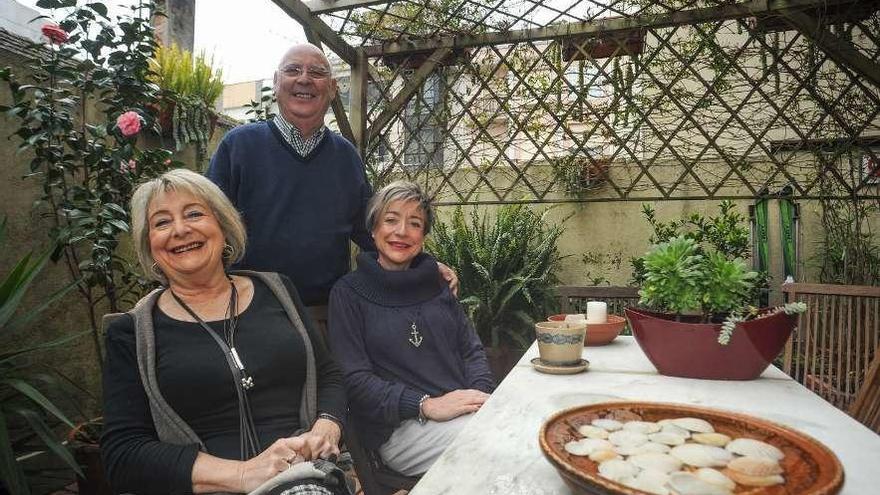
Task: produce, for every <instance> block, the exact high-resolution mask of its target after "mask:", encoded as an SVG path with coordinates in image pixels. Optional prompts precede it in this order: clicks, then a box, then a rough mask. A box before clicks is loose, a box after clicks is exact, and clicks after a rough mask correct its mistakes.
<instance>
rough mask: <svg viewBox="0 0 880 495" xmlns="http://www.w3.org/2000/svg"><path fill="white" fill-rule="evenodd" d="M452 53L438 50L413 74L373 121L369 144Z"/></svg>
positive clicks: (368, 137) (442, 49)
mask: <svg viewBox="0 0 880 495" xmlns="http://www.w3.org/2000/svg"><path fill="white" fill-rule="evenodd" d="M451 51H452V49H450V48H438V49H437V50H435V51H434V53H432V54H431V55H430V56H429V57H428V59H427V60H425V62H424V63H423V64H422V65H421V66H420V67H419V69H418V70H417V71H416V72H415V74H413V78H412V79H410V80H409V81H408V82H407V83H406V85H405V86H404V87H403V88H401V89H400V91H399V92H398V93H397V95H395V96H394V98H393V99H392V100H391V101H390V102H389V103H388V106H387V107H386V108H385V109H384V110H383V111H382V113H380V114H379V116H378V117H376V120H374V121H373V125H371V126H370V129H369V131H367V142H369V140H370V139H372V137H373V136H376V135H378V134H379V133H380V132H382V129H383V128H384V127H385V126H386V125H388V123H389V122H391V119H392V118H394V116H395V115H397V114H398V112H400V109H401V108H403V106H404V105H406V103H407V102H408V101H409V99H410V98H411V97H412V96H413V95H414V94H415V92H416V91H418V89H419V87H420V86H421V85H422V83H424V82H425V79H427V78H428V76H430V75H431V73H432V72H434V68H436V67H437V65H438V64H439V63H440V62H442V61H443V59H444V58H446V56H447V55H449V53H450V52H451Z"/></svg>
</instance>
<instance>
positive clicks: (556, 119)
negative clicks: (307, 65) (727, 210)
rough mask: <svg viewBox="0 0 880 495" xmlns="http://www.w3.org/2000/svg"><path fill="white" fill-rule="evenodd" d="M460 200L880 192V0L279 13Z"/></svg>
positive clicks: (373, 169)
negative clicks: (879, 167)
mask: <svg viewBox="0 0 880 495" xmlns="http://www.w3.org/2000/svg"><path fill="white" fill-rule="evenodd" d="M273 2H274V3H276V4H277V5H278V6H280V7H281V8H282V9H283V10H284V11H285V12H286V13H287V14H288V15H290V16H291V17H292V18H294V19H296V20H297V21H299V22H300V23H301V24H302V26H303V27H304V28H305V31H306V34H307V36H308V38H309V40H310V41H312V42H313V43H316V44H317V43H322V44H324V45H326V46H327V47H329V48H330V49H331V50H332V51H333V52H335V53H336V54H337V55H338V56H339V57H340V58H341V59H342V60H343V61H344V62H345V63H346V64H348V66H349V67H350V69H351V76H350V93H349V105H348V112H346V109H345V107H344V104H343V102H342V101H340V99H338V98H337V99H335V100H334V105H333V111H334V113H335V116H336V121H337V124H338V127H339V130H340V132H341V133H342V134H343V135H345V136H346V137H348V138H349V139H350V140H351V141H352V142H353V143H355V144H356V146H357V147H358V149H359V150H360V151H361V153H362V155H363V156H364V158H365V162H366V163H367V166H368V169H369V172H370V174H371V176H372V177H371V178H372V179H373V180H374V182H377V183H382V182H384V181H386V180H388V179H390V178H391V177H398V176H403V177H407V178H409V179H412V180H417V181H419V182H421V183H423V184H425V185H426V186H427V187H429V189H430V191H431V193H432V194H433V195H435V196H436V197H437V198H438V199H439V201H440V202H441V203H444V202H445V203H449V204H486V203H504V202H511V201H525V202H571V201H576V202H582V201H629V200H638V201H644V200H663V199H683V198H688V199H721V198H751V197H758V196H761V195H763V194H767V193H768V192H769V193H770V194H773V193H774V192H775V191H779V190H782V189H783V188H786V187H787V188H788V191H789V192H790V193H791V195H792V196H793V197H795V198H803V199H816V198H825V197H832V196H833V197H849V198H853V197H858V198H862V199H880V194H878V186H877V182H880V172H878V173H877V175H876V176H875V175H873V174H874V173H875V170H874V169H873V168H870V167H872V166H874V164H877V163H880V123H878V115H880V2H878V1H877V0H868V1H864V0H863V1H856V0H751V1H745V2H733V3H732V2H730V1H723V0H702V1H699V0H673V1H662V0H604V1H603V0H496V1H491V0H490V1H480V0H440V1H412V0H397V1H395V0H390V1H389V0H335V1H334V0H310V1H306V2H304V1H301V0H273Z"/></svg>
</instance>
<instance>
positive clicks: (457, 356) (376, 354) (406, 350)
mask: <svg viewBox="0 0 880 495" xmlns="http://www.w3.org/2000/svg"><path fill="white" fill-rule="evenodd" d="M357 264H358V267H357V270H355V271H354V272H352V273H350V274H348V275H346V276H345V277H343V278H342V279H340V281H339V282H338V283H337V284H336V285H335V286H334V287H333V290H332V291H331V292H330V309H329V314H330V319H329V340H330V346H331V348H332V350H333V354H334V357H335V358H336V361H337V362H338V363H339V365H340V367H341V368H342V369H343V373H344V375H345V384H346V389H347V391H348V396H349V403H350V409H351V412H352V416H353V417H354V418H353V419H354V420H355V422H356V423H357V424H358V425H359V428H360V431H361V432H362V435H363V442H364V444H365V445H366V446H367V448H369V449H376V448H378V447H379V446H380V445H382V444H383V443H384V442H385V441H386V440H387V439H388V437H390V435H391V432H392V431H393V430H394V428H396V427H397V426H398V425H399V424H400V423H401V421H403V420H405V419H410V418H415V417H417V416H418V412H419V407H418V404H419V400H420V399H421V398H422V396H424V395H426V394H427V395H430V396H433V397H437V396H440V395H443V394H445V393H448V392H451V391H453V390H459V389H477V390H482V391H484V392H491V391H492V390H494V388H495V381H494V379H493V378H492V374H491V372H490V371H489V364H488V361H487V360H486V354H485V352H484V350H483V346H482V344H481V343H480V340H479V338H478V337H477V334H476V332H475V331H474V329H473V326H472V325H471V323H470V321H469V320H468V318H467V315H465V313H464V310H463V309H462V307H461V305H460V304H459V303H458V301H457V300H456V299H455V297H453V296H452V294H451V293H450V292H449V288H448V287H447V285H446V282H445V281H443V280H442V278H441V277H440V275H439V273H438V271H437V262H436V261H435V260H434V258H432V257H431V256H429V255H427V254H424V253H423V254H419V255H418V256H416V257H415V258H414V259H413V261H412V263H411V264H410V267H409V268H408V269H407V270H401V271H391V270H385V269H384V268H382V267H381V265H379V262H378V256H377V255H376V253H362V254H361V255H359V256H358V258H357ZM413 326H415V327H416V329H417V330H416V334H415V335H414V333H413V328H412V327H413ZM415 343H418V345H415Z"/></svg>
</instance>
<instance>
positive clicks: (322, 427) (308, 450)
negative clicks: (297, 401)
mask: <svg viewBox="0 0 880 495" xmlns="http://www.w3.org/2000/svg"><path fill="white" fill-rule="evenodd" d="M341 437H342V431H341V430H340V429H339V425H338V424H336V422H335V421H331V420H329V419H324V418H318V420H317V421H315V424H314V425H312V429H311V430H309V431H307V432H305V433H303V434H302V435H300V436H298V437H296V438H299V439H302V440H303V442H304V443H305V445H304V447H303V449H302V450H300V453H301V454H302V456H303V458H305V460H307V461H312V460H315V459H318V458H321V459H328V458H330V457H331V456H338V455H339V439H340V438H341Z"/></svg>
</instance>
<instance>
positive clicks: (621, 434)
mask: <svg viewBox="0 0 880 495" xmlns="http://www.w3.org/2000/svg"><path fill="white" fill-rule="evenodd" d="M608 440H609V441H610V442H611V443H613V444H614V445H619V446H621V447H623V446H632V447H636V446H638V445H641V444H643V443H646V442H647V441H648V435H645V434H644V433H637V432H635V431H626V430H621V431H615V432H614V433H612V434H610V435H608Z"/></svg>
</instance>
